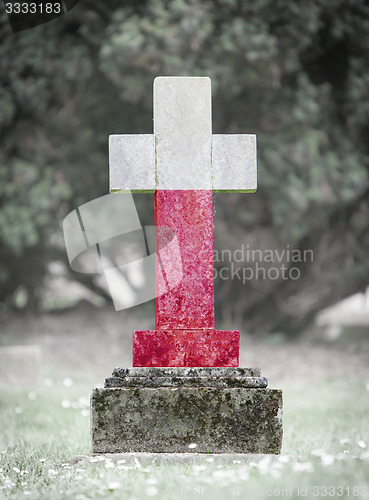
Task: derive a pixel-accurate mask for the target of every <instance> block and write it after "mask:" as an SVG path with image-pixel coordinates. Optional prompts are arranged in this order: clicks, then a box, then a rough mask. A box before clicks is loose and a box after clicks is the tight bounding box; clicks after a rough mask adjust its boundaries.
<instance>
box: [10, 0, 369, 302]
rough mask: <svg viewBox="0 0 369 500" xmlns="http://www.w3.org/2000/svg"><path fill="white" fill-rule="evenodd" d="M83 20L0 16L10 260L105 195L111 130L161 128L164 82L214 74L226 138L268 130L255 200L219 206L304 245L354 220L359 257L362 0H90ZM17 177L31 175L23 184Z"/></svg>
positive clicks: (368, 114) (235, 221)
mask: <svg viewBox="0 0 369 500" xmlns="http://www.w3.org/2000/svg"><path fill="white" fill-rule="evenodd" d="M79 12H80V13H78V11H77V10H75V11H71V12H70V13H69V14H68V15H67V16H64V17H62V18H60V19H58V20H57V21H55V22H53V23H48V24H45V25H42V26H39V27H38V28H34V29H31V30H27V31H25V32H21V33H17V34H15V35H12V34H10V32H9V28H8V26H7V24H6V18H5V16H4V14H2V17H1V18H0V37H1V38H2V44H1V46H0V61H1V63H0V65H1V66H0V69H1V71H0V75H1V76H0V81H1V90H0V127H1V132H2V138H3V139H2V144H3V145H2V148H1V153H0V164H1V165H3V167H1V168H2V169H3V171H2V173H1V178H2V180H3V182H4V185H3V186H2V187H1V198H2V212H1V215H0V224H1V236H0V237H1V244H2V245H3V252H2V253H3V258H2V259H3V261H4V263H5V265H6V260H7V259H8V258H9V255H10V254H11V253H12V252H13V251H14V250H16V251H17V252H18V253H19V259H21V258H24V252H23V251H24V249H26V248H33V247H34V246H35V245H37V244H38V243H40V242H41V241H42V244H43V245H44V247H45V245H49V244H50V243H49V240H48V237H49V235H50V234H51V233H52V232H53V230H55V229H56V228H57V226H58V224H59V223H60V218H61V217H62V215H64V214H65V213H66V212H67V211H68V210H69V209H71V208H74V207H75V206H77V205H80V204H81V203H84V202H86V201H88V200H91V199H93V198H95V197H97V196H100V195H103V194H105V193H107V190H108V167H107V157H108V151H107V136H108V135H109V133H135V132H139V133H151V131H152V128H151V120H152V81H153V78H154V77H155V76H158V75H194V76H196V75H208V76H210V77H211V78H212V90H213V130H214V132H215V133H245V132H246V133H248V132H249V133H256V134H257V135H258V145H259V146H258V161H259V191H258V194H257V195H252V196H251V195H250V196H243V197H240V198H237V200H238V201H237V202H236V203H235V202H233V201H232V202H229V201H226V199H224V200H223V199H222V197H221V196H219V197H218V200H219V201H218V203H219V210H218V217H220V218H221V219H222V220H223V221H226V222H227V224H226V225H224V227H227V228H228V230H229V234H231V233H237V232H239V231H241V233H240V234H244V235H246V234H249V233H250V230H252V229H253V230H255V231H257V228H264V229H266V230H268V231H269V232H270V234H272V235H273V237H274V238H275V241H276V242H277V244H280V245H283V244H286V243H288V244H291V245H292V246H295V247H298V246H299V245H301V244H302V242H305V243H306V241H307V240H308V239H309V237H310V235H315V236H314V238H316V237H317V236H316V235H317V234H318V233H319V230H320V231H323V229H324V231H327V230H328V229H329V228H331V225H332V221H334V220H336V219H337V218H339V217H341V218H342V220H344V221H345V224H346V226H345V231H346V232H347V233H349V235H350V237H349V238H347V241H352V244H350V246H349V247H347V249H345V252H347V253H348V254H351V253H352V252H356V251H358V248H359V246H360V245H361V244H362V243H360V244H359V243H358V241H363V239H362V235H363V234H364V233H365V229H364V227H363V225H364V226H365V223H363V222H362V220H363V217H364V218H365V215H360V216H357V215H355V210H353V207H354V206H355V204H356V206H357V207H359V206H360V207H361V208H360V211H361V212H360V213H361V214H366V213H367V210H366V208H365V207H366V205H365V207H364V208H363V195H364V194H365V190H366V189H368V186H369V177H368V168H369V147H368V141H367V137H368V135H369V125H368V124H369V104H368V103H369V64H368V62H369V61H368V59H369V55H368V54H369V51H368V32H369V7H368V6H367V3H366V2H365V0H357V1H356V2H352V1H350V0H309V1H306V2H291V1H289V0H278V1H275V0H259V1H257V2H241V1H239V0H205V1H200V0H190V1H188V0H152V1H140V2H134V1H129V2H124V3H121V2H116V1H113V0H111V1H110V2H108V4H107V7H106V8H105V7H103V6H102V5H98V4H95V3H93V2H92V1H87V2H84V3H81V5H80V6H79ZM17 169H18V170H19V169H20V170H21V171H22V172H23V174H22V176H23V177H24V179H28V178H29V177H30V178H32V179H33V181H26V180H24V181H23V180H22V183H21V185H19V186H18V187H17V185H16V184H14V176H15V172H16V171H17ZM25 170H29V173H28V174H27V175H25V173H24V172H25ZM26 182H31V185H32V189H31V190H27V189H26ZM23 183H24V184H23ZM54 185H55V189H54V187H53V186H54ZM228 199H229V198H228ZM68 200H69V201H68ZM222 200H223V201H222ZM66 201H68V203H66ZM147 207H148V210H151V203H150V202H148V205H147ZM247 213H248V214H249V215H247ZM250 214H251V215H250ZM57 216H59V220H58V219H57ZM351 218H352V224H351ZM358 221H359V222H358ZM366 227H367V226H366ZM359 228H360V229H359ZM317 231H318V233H317ZM334 231H335V229H334V228H332V232H334ZM41 234H42V235H43V237H42V238H44V239H43V240H42V238H41V237H40V235H41ZM319 234H322V233H319ZM245 237H246V236H245ZM354 242H356V243H354ZM305 243H304V244H305ZM310 244H311V245H312V244H313V241H312V242H310V243H309V245H310ZM368 244H369V243H368ZM365 245H366V243H365ZM22 252H23V253H22ZM42 258H43V259H45V258H46V259H47V252H46V255H45V254H44V255H43V257H42ZM4 259H5V260H4ZM344 260H345V259H344ZM351 271H352V273H354V270H353V269H352V270H351ZM355 272H356V271H355ZM365 273H366V275H367V276H369V270H368V269H367V268H365V269H364V274H365ZM358 274H361V275H363V269H362V268H360V271H359V272H358ZM1 276H5V275H4V274H3V275H2V274H0V289H1V284H3V286H4V291H3V292H2V294H1V293H0V295H1V297H2V298H3V299H4V297H5V296H6V295H7V293H9V290H8V291H7V283H6V282H5V281H2V277H1ZM12 279H13V278H12ZM39 282H40V280H37V283H35V285H34V286H35V287H36V286H37V285H38V283H39ZM30 286H31V285H30ZM358 286H361V285H359V284H358ZM232 287H233V288H232V290H234V294H235V295H237V294H238V288H237V284H235V283H234V284H232ZM268 293H269V291H268ZM342 294H343V295H344V292H342ZM262 295H263V294H261V295H260V296H259V298H260V297H261V296H262ZM265 296H267V294H266V295H265ZM1 297H0V300H1ZM231 297H232V294H229V293H227V300H228V301H229V306H230V307H233V301H232V298H231Z"/></svg>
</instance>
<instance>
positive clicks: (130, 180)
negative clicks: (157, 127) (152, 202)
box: [109, 134, 156, 192]
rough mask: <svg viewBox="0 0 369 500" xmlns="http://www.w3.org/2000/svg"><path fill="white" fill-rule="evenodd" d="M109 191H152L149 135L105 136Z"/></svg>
mask: <svg viewBox="0 0 369 500" xmlns="http://www.w3.org/2000/svg"><path fill="white" fill-rule="evenodd" d="M109 173H110V174H109V190H110V192H114V191H121V190H126V191H128V190H129V191H133V192H135V191H138V192H144V191H146V192H153V191H155V189H156V188H155V184H156V182H155V139H154V135H153V134H134V135H129V134H126V135H118V134H115V135H111V136H109Z"/></svg>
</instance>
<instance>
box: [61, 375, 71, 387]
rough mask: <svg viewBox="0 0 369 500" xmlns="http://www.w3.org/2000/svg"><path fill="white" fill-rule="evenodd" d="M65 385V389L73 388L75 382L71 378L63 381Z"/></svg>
mask: <svg viewBox="0 0 369 500" xmlns="http://www.w3.org/2000/svg"><path fill="white" fill-rule="evenodd" d="M63 385H64V387H72V385H73V380H72V379H71V378H69V377H67V378H65V379H64V380H63Z"/></svg>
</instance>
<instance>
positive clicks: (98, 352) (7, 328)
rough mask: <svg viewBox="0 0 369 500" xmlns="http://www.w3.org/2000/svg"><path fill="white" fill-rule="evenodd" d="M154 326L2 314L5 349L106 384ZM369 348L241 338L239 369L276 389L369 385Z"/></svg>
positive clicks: (80, 313) (315, 339)
mask: <svg viewBox="0 0 369 500" xmlns="http://www.w3.org/2000/svg"><path fill="white" fill-rule="evenodd" d="M153 327H154V324H153V321H148V320H147V319H138V318H137V313H136V315H134V314H133V313H132V312H127V311H121V312H115V311H114V309H113V308H112V307H104V308H96V307H93V306H90V305H88V304H83V305H80V306H79V307H77V308H74V309H71V310H69V311H65V312H62V313H49V314H43V315H41V316H25V315H19V314H18V315H14V314H3V315H2V317H1V318H0V346H9V345H38V346H40V348H41V351H42V376H43V377H50V378H54V379H55V380H58V379H60V380H62V379H63V378H65V377H73V378H74V379H78V378H80V379H81V380H83V381H95V382H96V383H98V382H99V383H103V381H104V378H105V377H108V376H110V374H111V372H112V370H113V368H114V367H116V366H121V367H129V366H131V365H132V355H131V351H132V331H133V330H141V329H152V328H153ZM368 347H369V338H368V339H365V348H363V344H362V343H361V344H358V343H356V342H354V341H352V342H350V341H348V342H344V343H337V342H336V343H334V342H330V343H329V342H322V339H321V338H319V336H317V335H315V336H311V335H304V336H301V337H300V338H299V339H297V340H295V341H288V342H287V341H285V340H283V339H282V338H280V337H279V336H277V335H275V336H269V337H267V338H263V339H261V338H258V337H253V336H246V335H241V350H240V366H245V367H246V366H250V367H260V368H261V369H262V375H264V376H265V377H267V378H268V379H269V386H271V387H273V386H274V387H276V386H277V385H278V384H279V383H282V382H293V381H294V380H295V379H299V380H301V379H306V380H307V381H310V382H313V383H319V380H322V379H324V378H327V377H345V378H347V377H348V378H351V377H352V378H358V377H359V378H362V379H363V382H364V383H365V384H368V383H369V348H368Z"/></svg>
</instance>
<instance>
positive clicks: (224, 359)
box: [133, 329, 240, 367]
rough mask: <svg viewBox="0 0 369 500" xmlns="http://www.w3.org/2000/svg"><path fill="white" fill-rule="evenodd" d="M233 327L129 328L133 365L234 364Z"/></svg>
mask: <svg viewBox="0 0 369 500" xmlns="http://www.w3.org/2000/svg"><path fill="white" fill-rule="evenodd" d="M239 343H240V334H239V332H238V331H236V330H214V329H207V330H141V331H135V332H133V366H197V367H200V366H238V363H239V359H238V356H239Z"/></svg>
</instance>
